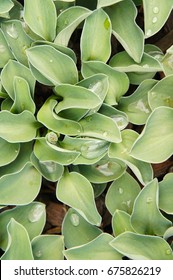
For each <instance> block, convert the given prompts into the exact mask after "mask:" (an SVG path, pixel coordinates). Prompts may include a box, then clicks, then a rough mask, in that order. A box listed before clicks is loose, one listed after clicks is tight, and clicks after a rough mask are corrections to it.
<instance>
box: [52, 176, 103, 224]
mask: <svg viewBox="0 0 173 280" xmlns="http://www.w3.org/2000/svg"><path fill="white" fill-rule="evenodd" d="M72 194H73V195H72ZM56 196H57V198H58V199H59V200H60V201H62V202H63V203H65V204H67V205H69V206H71V207H72V208H74V209H75V210H76V211H77V212H79V213H80V215H82V217H84V218H85V219H86V220H87V221H88V222H89V223H91V224H94V225H98V226H99V225H100V222H101V216H100V214H99V213H98V211H97V208H96V205H95V201H94V192H93V188H92V186H91V184H90V182H89V181H88V180H87V179H86V178H85V177H84V176H82V175H81V174H79V173H77V172H71V173H68V172H65V173H64V175H63V176H62V177H61V179H60V180H59V182H58V184H57V190H56Z"/></svg>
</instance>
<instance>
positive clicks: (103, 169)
mask: <svg viewBox="0 0 173 280" xmlns="http://www.w3.org/2000/svg"><path fill="white" fill-rule="evenodd" d="M96 169H97V170H98V171H99V172H100V173H102V174H103V175H104V176H112V175H114V172H113V171H112V170H111V169H110V163H109V162H108V163H105V164H102V165H98V166H96Z"/></svg>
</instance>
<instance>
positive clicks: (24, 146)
mask: <svg viewBox="0 0 173 280" xmlns="http://www.w3.org/2000/svg"><path fill="white" fill-rule="evenodd" d="M13 145H14V144H13ZM15 145H16V144H15ZM17 145H18V144H17ZM32 149H33V142H32V141H31V142H26V143H21V144H20V150H19V153H18V156H17V158H16V159H15V160H14V161H12V162H11V163H10V164H7V165H5V166H3V167H1V168H0V177H2V176H4V175H7V174H10V173H16V172H18V171H20V170H21V169H22V168H23V167H24V166H25V164H26V163H27V162H28V161H30V155H31V152H32Z"/></svg>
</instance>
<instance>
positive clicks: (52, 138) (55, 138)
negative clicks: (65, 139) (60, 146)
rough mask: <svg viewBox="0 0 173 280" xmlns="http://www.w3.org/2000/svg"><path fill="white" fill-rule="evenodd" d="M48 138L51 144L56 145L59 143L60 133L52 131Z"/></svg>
mask: <svg viewBox="0 0 173 280" xmlns="http://www.w3.org/2000/svg"><path fill="white" fill-rule="evenodd" d="M46 140H47V141H48V142H49V143H50V144H53V145H55V144H56V143H57V141H58V135H57V134H56V133H55V132H53V131H51V132H49V133H47V135H46Z"/></svg>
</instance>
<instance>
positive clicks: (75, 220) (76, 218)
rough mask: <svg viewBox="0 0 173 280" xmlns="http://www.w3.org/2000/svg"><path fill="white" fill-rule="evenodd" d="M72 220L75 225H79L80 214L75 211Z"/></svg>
mask: <svg viewBox="0 0 173 280" xmlns="http://www.w3.org/2000/svg"><path fill="white" fill-rule="evenodd" d="M70 221H71V223H72V225H73V226H75V227H77V226H78V225H79V222H80V221H79V216H78V215H77V214H75V213H73V214H71V216H70Z"/></svg>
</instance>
